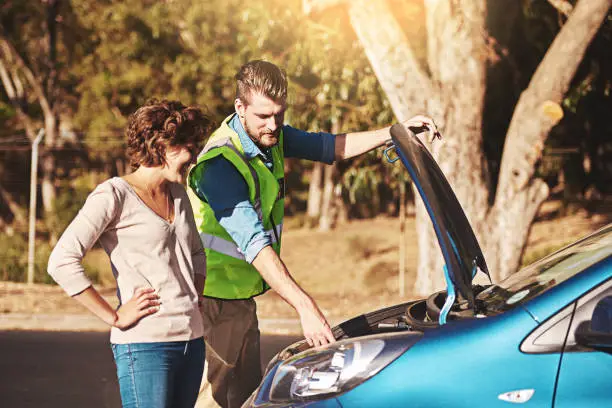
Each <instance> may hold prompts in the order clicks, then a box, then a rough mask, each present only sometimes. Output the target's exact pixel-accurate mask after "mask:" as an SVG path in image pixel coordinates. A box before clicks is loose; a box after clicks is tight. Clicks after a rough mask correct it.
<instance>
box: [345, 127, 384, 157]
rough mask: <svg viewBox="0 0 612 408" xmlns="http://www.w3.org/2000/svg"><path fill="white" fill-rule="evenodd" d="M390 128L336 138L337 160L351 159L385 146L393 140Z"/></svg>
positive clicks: (347, 134) (346, 134)
mask: <svg viewBox="0 0 612 408" xmlns="http://www.w3.org/2000/svg"><path fill="white" fill-rule="evenodd" d="M389 129H390V128H389V127H386V128H382V129H378V130H368V131H365V132H355V133H344V134H340V135H337V136H336V143H335V157H336V160H344V159H349V158H351V157H354V156H358V155H360V154H362V153H365V152H368V151H370V150H372V149H375V148H377V147H379V146H382V145H383V144H385V142H386V141H387V140H389V139H390V138H391V135H390V133H389Z"/></svg>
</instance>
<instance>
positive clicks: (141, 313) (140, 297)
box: [113, 288, 161, 330]
mask: <svg viewBox="0 0 612 408" xmlns="http://www.w3.org/2000/svg"><path fill="white" fill-rule="evenodd" d="M160 304H161V302H160V301H159V295H158V294H157V293H155V289H153V288H137V289H136V290H135V291H134V296H132V298H131V299H130V300H128V301H127V302H126V303H124V304H123V305H122V306H121V307H120V308H119V309H117V318H116V320H115V322H114V323H113V326H115V327H117V328H119V329H121V330H125V329H127V328H130V327H132V326H133V325H134V324H136V323H137V322H138V321H139V320H140V319H142V318H143V317H145V316H149V315H151V314H153V313H157V312H158V311H159V305H160Z"/></svg>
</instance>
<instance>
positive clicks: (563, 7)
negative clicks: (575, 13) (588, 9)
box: [548, 0, 574, 17]
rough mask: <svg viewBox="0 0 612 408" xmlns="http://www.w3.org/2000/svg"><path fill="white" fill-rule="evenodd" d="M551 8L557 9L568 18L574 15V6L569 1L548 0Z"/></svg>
mask: <svg viewBox="0 0 612 408" xmlns="http://www.w3.org/2000/svg"><path fill="white" fill-rule="evenodd" d="M548 2H549V3H550V5H551V6H553V7H554V8H556V9H557V11H559V12H560V13H561V14H564V15H565V16H566V17H569V15H570V14H571V13H572V10H573V9H574V6H572V5H571V3H570V2H569V1H567V0H548Z"/></svg>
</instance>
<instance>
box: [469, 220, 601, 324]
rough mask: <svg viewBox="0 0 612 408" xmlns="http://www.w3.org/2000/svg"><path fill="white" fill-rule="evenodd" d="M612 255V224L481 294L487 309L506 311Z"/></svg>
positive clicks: (479, 298) (478, 298)
mask: <svg viewBox="0 0 612 408" xmlns="http://www.w3.org/2000/svg"><path fill="white" fill-rule="evenodd" d="M610 255H612V224H610V225H608V226H606V227H604V228H602V229H601V230H599V231H597V232H596V233H594V234H593V235H591V236H589V237H588V238H585V239H582V240H580V241H578V242H577V243H575V244H573V245H571V246H568V247H566V248H563V249H561V250H559V251H557V252H554V253H553V254H551V255H548V256H547V257H545V258H542V259H541V260H539V261H537V262H535V263H533V264H531V265H529V266H527V267H525V268H523V269H521V270H520V271H518V272H517V273H515V274H513V275H511V276H510V277H508V278H507V279H505V280H503V281H502V282H500V283H498V284H496V285H492V286H490V287H489V288H487V289H485V290H484V291H482V292H481V293H480V294H478V296H477V301H481V302H484V307H485V310H486V311H487V313H496V312H504V311H506V310H509V309H512V308H514V307H515V306H516V305H518V304H521V303H525V302H527V301H528V300H529V299H532V298H534V297H535V296H537V295H539V294H541V293H543V292H545V291H547V290H548V289H550V288H552V287H554V286H555V285H558V284H560V283H561V282H563V281H566V280H568V279H570V278H571V277H572V276H574V275H576V274H578V273H579V272H581V271H583V270H585V269H586V268H588V267H590V266H591V265H594V264H596V263H597V262H599V261H601V260H603V259H605V258H607V257H609V256H610Z"/></svg>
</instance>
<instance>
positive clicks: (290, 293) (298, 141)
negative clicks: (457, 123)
mask: <svg viewBox="0 0 612 408" xmlns="http://www.w3.org/2000/svg"><path fill="white" fill-rule="evenodd" d="M236 81H237V90H236V99H235V101H234V107H235V110H236V113H235V114H232V115H230V116H229V117H228V118H226V119H225V120H224V121H223V123H222V124H221V126H220V127H219V128H218V129H217V130H216V131H215V132H214V133H213V134H212V136H211V137H210V139H209V141H208V143H207V144H206V147H205V148H204V150H203V151H202V152H201V153H200V156H199V158H198V162H197V163H196V165H195V166H194V167H193V168H192V170H191V172H190V175H189V186H190V187H191V189H192V190H193V192H194V193H195V195H196V196H197V197H198V198H199V200H194V207H195V211H194V213H195V215H196V223H197V224H198V227H199V229H200V236H201V238H202V242H203V244H204V247H205V248H206V255H207V264H208V267H207V268H208V270H207V279H206V289H205V290H204V295H205V298H204V301H203V304H202V316H203V319H204V326H205V328H206V329H205V330H206V333H205V335H204V338H205V340H206V346H207V348H206V359H207V369H208V376H207V377H208V380H209V382H210V384H211V388H212V394H213V398H214V399H215V401H216V402H217V403H218V404H219V405H221V406H223V407H232V408H233V407H239V406H240V405H241V404H242V403H243V402H244V401H245V400H246V399H247V398H248V397H249V395H250V394H251V393H252V391H253V390H254V389H255V388H256V387H257V385H258V384H259V382H260V380H261V375H262V374H261V368H260V354H259V353H260V351H259V329H258V323H257V316H256V309H255V301H254V300H253V297H255V296H257V295H260V294H262V293H264V292H265V291H266V290H267V289H269V288H270V287H271V288H272V289H274V290H275V291H276V292H277V293H278V294H279V295H280V296H281V297H282V298H283V299H284V300H285V301H286V302H287V303H289V304H290V305H291V306H292V307H293V308H294V309H295V310H296V311H297V313H298V315H299V317H300V322H301V325H302V329H303V332H304V336H305V338H306V339H307V341H308V343H309V344H311V345H314V346H319V345H323V344H327V343H331V342H333V341H334V340H335V339H334V336H333V334H332V331H331V329H330V327H329V324H328V322H327V320H326V319H325V317H324V316H323V314H322V313H321V311H320V310H319V308H318V307H317V305H316V303H315V302H314V300H313V299H312V298H311V297H310V296H309V295H308V294H307V293H306V292H305V291H304V290H303V289H302V288H300V286H299V285H298V284H297V283H296V282H295V280H294V279H293V278H292V277H291V274H290V273H289V271H288V270H287V267H286V266H285V264H284V263H283V261H282V260H281V258H280V256H279V254H280V242H281V237H282V224H283V213H284V209H283V203H284V196H285V195H284V194H285V191H284V165H283V163H284V158H285V157H298V158H303V159H310V160H316V161H321V162H325V163H332V162H333V161H334V159H336V160H342V159H347V158H350V157H353V156H356V155H359V154H361V153H364V152H367V151H369V150H372V149H374V148H376V147H379V146H381V145H382V144H384V143H385V142H386V141H387V140H388V139H389V137H390V136H389V128H385V129H379V130H375V131H367V132H359V133H348V134H339V135H332V134H329V133H307V132H304V131H301V130H297V129H294V128H292V127H290V126H287V125H283V119H284V114H285V109H286V107H287V105H286V97H287V78H286V75H285V73H284V71H282V70H281V69H280V68H278V67H277V66H275V65H274V64H272V63H269V62H265V61H251V62H249V63H247V64H245V65H244V66H242V68H241V69H240V71H239V72H238V74H237V75H236ZM406 125H407V126H411V127H425V128H429V129H431V130H434V129H435V125H434V124H433V122H432V121H431V119H429V118H426V117H423V116H419V117H416V118H413V119H411V120H410V121H408V122H406Z"/></svg>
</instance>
